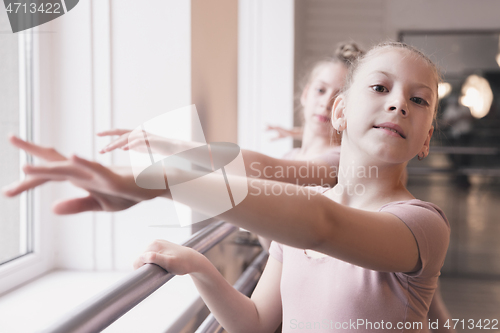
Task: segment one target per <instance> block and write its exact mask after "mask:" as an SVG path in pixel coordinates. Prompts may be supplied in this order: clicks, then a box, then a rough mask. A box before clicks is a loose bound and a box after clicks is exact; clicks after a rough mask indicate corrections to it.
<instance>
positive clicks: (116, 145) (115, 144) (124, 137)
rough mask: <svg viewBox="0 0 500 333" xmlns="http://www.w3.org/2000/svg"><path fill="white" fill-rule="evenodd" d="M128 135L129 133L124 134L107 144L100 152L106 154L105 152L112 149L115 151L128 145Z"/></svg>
mask: <svg viewBox="0 0 500 333" xmlns="http://www.w3.org/2000/svg"><path fill="white" fill-rule="evenodd" d="M128 137H129V134H128V133H125V134H123V135H122V136H120V137H119V138H118V139H116V140H114V141H113V142H111V143H109V144H108V145H107V146H105V147H104V148H102V149H101V150H100V151H99V153H100V154H104V153H108V152H110V151H113V150H115V149H118V148H121V147H123V146H124V145H126V144H127V143H128Z"/></svg>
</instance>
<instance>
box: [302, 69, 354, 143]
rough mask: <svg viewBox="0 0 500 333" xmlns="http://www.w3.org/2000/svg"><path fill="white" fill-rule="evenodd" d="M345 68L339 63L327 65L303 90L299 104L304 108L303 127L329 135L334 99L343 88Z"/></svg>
mask: <svg viewBox="0 0 500 333" xmlns="http://www.w3.org/2000/svg"><path fill="white" fill-rule="evenodd" d="M346 75H347V68H346V67H345V66H344V65H343V64H341V63H327V64H324V65H322V66H321V68H320V69H319V71H318V73H317V74H316V75H315V76H314V77H313V78H312V80H311V81H310V82H309V84H308V85H307V86H306V87H305V88H304V91H303V92H302V96H301V98H300V102H301V104H302V106H303V108H304V120H305V124H304V125H305V127H309V128H310V129H311V130H312V131H313V132H314V133H316V134H319V135H321V136H329V135H331V129H332V126H331V115H332V105H333V100H334V97H335V96H336V95H337V94H338V93H339V91H340V90H341V89H342V87H343V86H344V80H345V77H346Z"/></svg>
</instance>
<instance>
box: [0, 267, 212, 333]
mask: <svg viewBox="0 0 500 333" xmlns="http://www.w3.org/2000/svg"><path fill="white" fill-rule="evenodd" d="M127 274H130V272H85V271H53V272H50V273H48V274H46V275H44V276H42V277H40V278H38V279H36V280H34V281H32V282H30V283H29V284H27V285H24V286H22V287H20V288H18V289H16V290H14V291H12V292H10V293H8V294H5V295H4V296H2V297H0V313H1V314H2V315H1V317H2V319H1V320H0V332H9V333H29V332H38V331H40V330H42V329H43V328H45V327H47V326H49V325H51V324H52V323H54V322H55V321H57V320H58V319H59V318H61V317H62V316H64V314H65V313H66V312H67V311H69V310H71V309H72V308H74V307H76V306H77V305H79V304H80V303H82V302H84V301H86V300H87V299H89V298H90V297H92V296H93V295H95V294H97V293H99V292H100V291H102V290H104V289H106V288H107V287H109V286H111V285H113V284H114V283H116V282H118V281H119V280H120V279H122V278H123V277H124V276H126V275H127ZM202 307H203V302H202V300H201V299H200V297H199V295H198V292H197V290H196V288H195V286H194V284H193V282H192V280H191V278H190V277H189V276H187V275H186V276H176V277H175V278H173V279H172V280H170V281H169V282H168V283H166V284H165V285H164V286H163V287H161V288H160V289H158V290H157V291H156V292H155V293H153V294H152V295H151V296H149V297H148V298H147V299H145V300H144V301H143V302H141V303H140V304H139V305H137V306H136V307H135V308H133V309H132V310H130V311H129V312H128V313H126V314H125V315H124V316H122V317H121V318H120V319H118V320H117V321H116V322H114V323H113V324H112V325H111V326H109V327H108V328H107V329H105V330H104V331H103V332H106V333H114V332H117V333H118V332H119V333H128V332H130V333H136V332H148V333H149V332H165V331H166V330H167V329H168V328H170V327H171V326H172V325H173V324H174V323H176V322H178V321H179V320H182V319H181V318H182V315H183V314H184V312H185V311H186V310H187V309H191V310H192V311H198V310H199V309H201V308H202Z"/></svg>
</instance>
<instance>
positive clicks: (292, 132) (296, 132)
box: [266, 125, 304, 141]
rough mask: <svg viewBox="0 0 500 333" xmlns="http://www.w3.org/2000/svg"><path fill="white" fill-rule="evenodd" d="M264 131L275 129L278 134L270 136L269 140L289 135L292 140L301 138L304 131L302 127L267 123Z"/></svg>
mask: <svg viewBox="0 0 500 333" xmlns="http://www.w3.org/2000/svg"><path fill="white" fill-rule="evenodd" d="M266 131H276V132H277V133H278V136H277V137H275V138H272V139H271V141H275V140H279V139H283V138H288V137H291V138H292V139H294V140H302V134H303V133H304V131H303V129H302V127H294V128H292V129H286V128H283V127H281V126H272V125H267V127H266Z"/></svg>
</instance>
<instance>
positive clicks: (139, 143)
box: [122, 139, 148, 153]
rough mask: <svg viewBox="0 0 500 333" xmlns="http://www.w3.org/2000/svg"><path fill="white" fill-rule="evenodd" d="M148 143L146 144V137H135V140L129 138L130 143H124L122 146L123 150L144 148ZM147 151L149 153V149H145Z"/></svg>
mask: <svg viewBox="0 0 500 333" xmlns="http://www.w3.org/2000/svg"><path fill="white" fill-rule="evenodd" d="M145 146H146V145H145V144H144V139H133V140H129V141H128V143H127V144H126V145H124V146H123V147H122V149H123V150H130V149H133V150H137V151H139V150H144V149H143V148H144V147H145ZM144 152H145V153H147V152H148V151H147V149H146V150H145V151H144Z"/></svg>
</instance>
